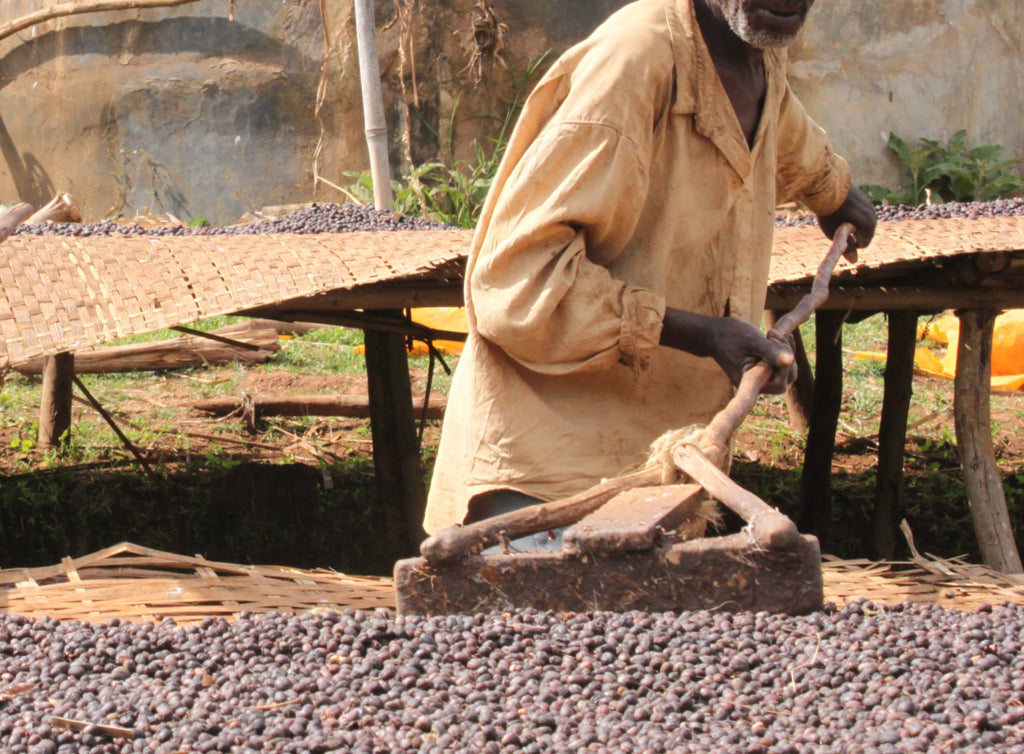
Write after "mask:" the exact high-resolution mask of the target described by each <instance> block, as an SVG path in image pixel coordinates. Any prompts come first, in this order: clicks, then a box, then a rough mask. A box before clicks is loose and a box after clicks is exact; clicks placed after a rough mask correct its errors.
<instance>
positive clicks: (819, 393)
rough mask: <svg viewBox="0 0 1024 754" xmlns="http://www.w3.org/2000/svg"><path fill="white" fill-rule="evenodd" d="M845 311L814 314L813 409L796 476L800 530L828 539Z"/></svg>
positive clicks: (823, 539) (841, 400)
mask: <svg viewBox="0 0 1024 754" xmlns="http://www.w3.org/2000/svg"><path fill="white" fill-rule="evenodd" d="M844 319H845V312H842V311H834V310H831V309H826V310H819V311H818V313H817V314H816V315H815V340H816V343H815V348H816V350H817V357H816V360H815V361H816V369H815V376H814V408H813V410H812V413H811V417H812V418H811V426H810V429H809V430H808V432H807V449H806V450H805V451H804V468H803V473H802V474H801V475H800V503H799V508H800V530H801V531H805V532H808V533H811V534H814V535H816V536H817V537H818V538H819V539H821V540H822V541H825V540H826V539H827V537H828V529H829V524H830V523H831V518H832V456H833V453H834V452H835V445H836V428H837V427H838V426H839V410H840V408H841V407H842V403H843V321H844Z"/></svg>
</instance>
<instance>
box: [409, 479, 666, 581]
mask: <svg viewBox="0 0 1024 754" xmlns="http://www.w3.org/2000/svg"><path fill="white" fill-rule="evenodd" d="M661 479H662V477H661V469H652V470H648V471H638V472H636V473H634V474H629V475H627V476H623V477H616V478H614V479H607V480H605V481H603V482H601V483H600V484H597V485H594V486H593V487H591V488H590V489H588V490H585V491H584V492H581V493H579V494H577V495H573V496H572V497H567V498H565V499H563V500H556V501H554V502H550V503H541V504H539V505H531V506H529V507H527V508H522V509H520V510H517V511H512V512H511V513H505V514H504V515H501V516H494V517H492V518H485V519H484V520H483V521H477V522H476V523H473V524H469V525H467V526H449V527H448V528H447V529H443V530H441V531H439V532H438V533H437V534H434V535H433V536H431V537H428V538H427V539H425V540H424V541H423V543H422V544H421V545H420V554H421V555H422V556H423V557H424V559H426V560H427V561H428V562H430V563H442V562H445V561H450V560H456V559H458V558H461V557H464V556H466V555H468V554H470V553H471V552H472V551H474V550H479V549H483V548H485V547H490V546H491V545H496V544H498V543H499V542H500V541H501V538H502V536H506V537H508V538H509V539H516V538H517V537H522V536H525V535H527V534H533V533H535V532H538V531H547V530H550V529H556V528H558V527H561V526H571V525H572V524H575V523H576V522H577V521H579V520H581V519H582V518H584V517H585V516H588V515H590V514H591V513H593V512H594V511H596V510H597V509H598V508H600V507H601V506H602V505H604V504H605V503H606V502H608V501H609V500H611V499H612V498H613V497H615V496H616V495H618V494H619V493H620V492H623V491H624V490H628V489H633V488H634V487H654V486H656V485H659V484H661Z"/></svg>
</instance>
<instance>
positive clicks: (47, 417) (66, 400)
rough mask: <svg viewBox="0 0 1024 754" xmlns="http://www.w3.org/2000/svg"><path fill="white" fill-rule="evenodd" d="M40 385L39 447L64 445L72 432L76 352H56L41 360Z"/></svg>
mask: <svg viewBox="0 0 1024 754" xmlns="http://www.w3.org/2000/svg"><path fill="white" fill-rule="evenodd" d="M42 372H43V389H42V397H41V399H40V402H39V447H41V448H60V447H64V446H66V445H67V443H68V440H69V438H70V432H71V399H72V384H73V383H74V377H75V355H74V354H73V353H58V354H55V355H54V356H47V357H46V358H45V359H44V360H43V369H42Z"/></svg>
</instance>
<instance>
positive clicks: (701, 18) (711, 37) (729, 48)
mask: <svg viewBox="0 0 1024 754" xmlns="http://www.w3.org/2000/svg"><path fill="white" fill-rule="evenodd" d="M693 6H694V10H695V11H696V13H697V24H698V25H699V26H700V32H701V36H703V37H704V44H705V45H707V48H708V52H709V53H711V59H712V60H713V61H715V66H716V67H717V68H719V69H721V68H722V67H723V66H727V67H729V68H733V69H741V68H747V69H749V70H750V71H751V72H759V71H761V70H762V65H763V62H764V50H761V49H759V48H757V47H754V46H753V45H751V44H749V43H748V42H746V41H744V40H743V39H741V38H740V37H738V36H737V35H736V33H735V32H734V31H733V30H732V28H730V26H729V23H728V22H727V21H726V20H725V18H724V17H723V16H722V15H721V11H720V10H719V9H718V7H717V5H713V4H709V3H708V2H707V0H693Z"/></svg>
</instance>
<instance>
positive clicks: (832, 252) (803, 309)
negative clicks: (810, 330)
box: [704, 223, 857, 446]
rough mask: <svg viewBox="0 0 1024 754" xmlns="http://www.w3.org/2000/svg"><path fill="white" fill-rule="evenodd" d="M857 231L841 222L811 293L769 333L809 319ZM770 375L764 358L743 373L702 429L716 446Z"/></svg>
mask: <svg viewBox="0 0 1024 754" xmlns="http://www.w3.org/2000/svg"><path fill="white" fill-rule="evenodd" d="M856 230H857V229H856V228H855V227H854V226H853V225H851V224H850V223H843V224H842V225H840V226H839V228H838V230H836V233H835V236H834V237H833V241H832V246H831V247H830V248H829V250H828V254H826V255H825V258H824V260H822V262H821V265H820V266H819V267H818V272H817V274H816V275H815V276H814V282H813V284H812V285H811V291H810V293H808V294H807V295H806V296H804V297H803V298H802V299H800V302H799V303H798V304H797V305H796V306H795V307H794V308H793V311H791V312H789V313H788V314H786V315H784V316H782V317H780V318H779V320H778V321H777V322H776V323H775V326H774V327H773V328H772V329H771V330H770V331H769V335H774V336H776V337H779V338H785V337H787V336H788V335H790V334H791V333H792V332H793V331H795V330H796V329H797V328H798V327H800V325H802V324H803V323H804V322H806V321H807V320H808V319H810V318H811V315H812V314H813V313H814V312H815V310H816V309H817V308H818V307H819V306H821V304H822V303H823V302H824V301H825V299H827V298H828V281H829V278H831V277H832V271H833V270H835V267H836V264H837V263H838V262H839V257H840V256H842V255H843V254H844V253H846V251H847V247H848V245H849V243H850V239H851V237H852V236H853V235H854V234H855V233H856ZM771 376H772V367H771V366H770V365H769V364H767V363H766V362H764V361H759V362H758V363H757V364H755V365H754V366H752V367H751V368H750V369H748V370H747V371H746V372H744V373H743V378H742V379H741V380H740V384H739V387H738V388H736V394H735V395H733V397H732V399H731V400H730V401H729V402H728V403H727V404H726V406H725V408H723V409H722V410H721V411H719V412H718V413H717V414H715V417H714V418H713V419H712V420H711V422H710V423H709V424H708V425H707V427H706V428H705V430H704V436H705V437H706V438H707V439H708V440H710V441H712V442H713V443H714V444H715V445H717V446H724V445H725V444H726V443H727V442H728V441H729V438H730V437H732V435H733V433H735V432H736V430H737V429H739V426H740V424H742V423H743V420H744V419H746V418H747V415H748V414H750V412H751V410H752V409H753V408H754V404H755V403H756V402H757V397H758V396H759V395H760V394H761V389H762V388H764V386H765V384H767V382H768V380H769V379H771Z"/></svg>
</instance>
